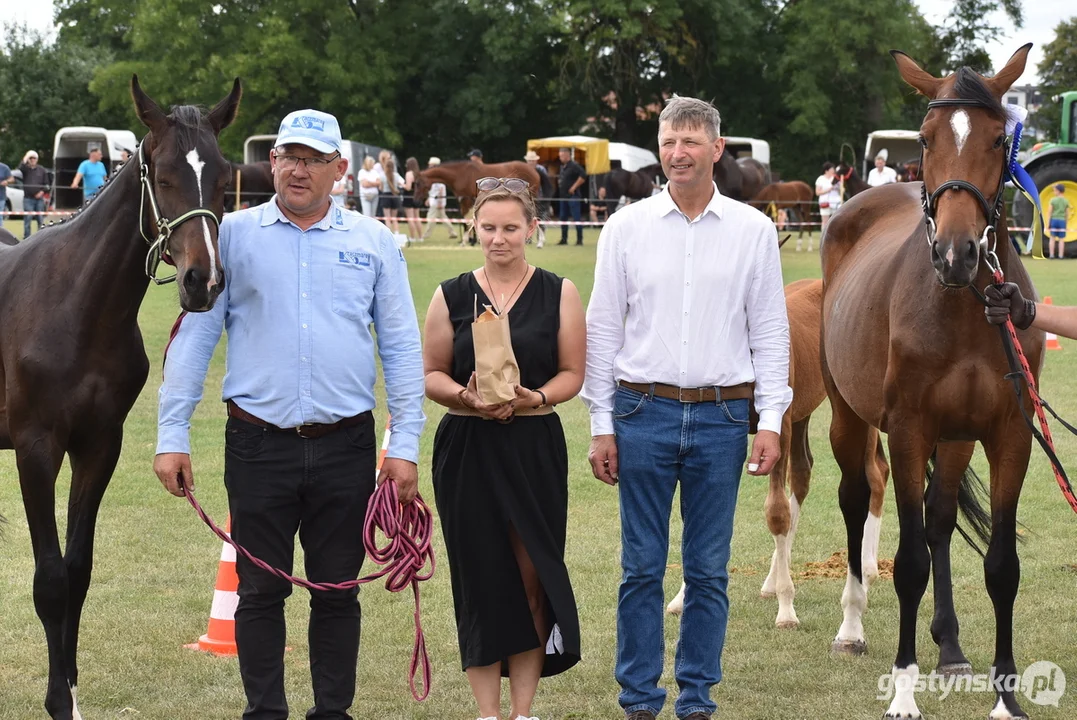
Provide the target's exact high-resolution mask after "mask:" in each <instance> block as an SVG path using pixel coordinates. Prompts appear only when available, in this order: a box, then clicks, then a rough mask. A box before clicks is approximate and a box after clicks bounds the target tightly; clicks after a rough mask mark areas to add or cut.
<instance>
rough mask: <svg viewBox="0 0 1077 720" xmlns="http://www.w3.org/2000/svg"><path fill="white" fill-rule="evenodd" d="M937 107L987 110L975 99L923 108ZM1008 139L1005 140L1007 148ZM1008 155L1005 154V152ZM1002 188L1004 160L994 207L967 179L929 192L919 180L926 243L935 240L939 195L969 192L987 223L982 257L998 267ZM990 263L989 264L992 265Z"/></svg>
mask: <svg viewBox="0 0 1077 720" xmlns="http://www.w3.org/2000/svg"><path fill="white" fill-rule="evenodd" d="M938 107H987V106H986V105H985V104H984V103H981V102H980V101H979V100H969V99H966V98H951V99H946V100H932V101H930V102H929V103H928V104H927V109H928V110H931V109H932V108H938ZM1009 142H1010V139H1009V138H1008V137H1007V138H1006V143H1007V145H1008V144H1009ZM1007 156H1008V153H1007ZM918 171H919V172H918V174H919V175H920V177H921V178H923V176H924V148H923V146H921V148H920V164H919V167H918ZM1005 185H1006V161H1005V159H1004V160H1003V163H1002V173H1001V174H1000V175H999V178H998V189H997V190H996V191H995V202H994V205H992V204H990V203H988V202H987V198H985V197H984V194H983V193H982V192H980V188H978V187H976V186H975V185H973V184H972V183H970V182H968V181H967V180H947V181H946V182H943V183H940V184H939V186H938V187H937V188H935V189H934V190H933V191H931V193H928V191H927V181H926V180H923V183H922V184H921V185H920V203H921V204H922V205H923V208H924V220H925V222H926V223H927V244H928V245H929V246H930V245H931V244H932V243H933V242H934V241H935V232H936V228H935V207H936V205H937V204H938V200H939V196H941V195H942V194H943V193H944V192H946V191H947V190H965V191H967V192H970V193H972V196H973V197H975V198H976V200H977V202H979V203H980V209H981V210H982V211H983V214H984V219H985V220H986V221H987V225H986V227H984V232H983V235H982V236H981V237H980V249H981V250H982V251H983V252H984V257H985V259H986V260H987V262H988V264H989V265H991V267H992V269H994V268H996V267H998V256H997V255H995V246H996V244H997V243H998V236H997V234H996V230H995V226H996V225H998V222H999V220H1000V219H1001V217H1002V202H1003V199H1004V198H1003V193H1002V190H1003V188H1004V187H1005ZM988 236H990V237H991V239H992V240H994V242H990V241H989V240H988ZM992 263H993V264H992Z"/></svg>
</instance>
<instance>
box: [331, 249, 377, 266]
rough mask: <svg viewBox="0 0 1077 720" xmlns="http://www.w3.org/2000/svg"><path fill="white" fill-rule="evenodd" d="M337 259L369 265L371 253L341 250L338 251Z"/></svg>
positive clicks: (349, 263) (354, 263) (348, 262)
mask: <svg viewBox="0 0 1077 720" xmlns="http://www.w3.org/2000/svg"><path fill="white" fill-rule="evenodd" d="M337 260H338V261H339V262H342V263H345V264H348V265H363V266H366V267H369V266H370V253H365V252H351V251H350V250H341V251H340V252H338V253H337Z"/></svg>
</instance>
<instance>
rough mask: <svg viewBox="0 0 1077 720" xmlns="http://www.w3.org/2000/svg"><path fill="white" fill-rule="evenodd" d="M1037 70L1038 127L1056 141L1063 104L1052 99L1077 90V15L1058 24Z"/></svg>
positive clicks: (1045, 46) (1044, 48)
mask: <svg viewBox="0 0 1077 720" xmlns="http://www.w3.org/2000/svg"><path fill="white" fill-rule="evenodd" d="M1037 69H1038V70H1039V72H1040V92H1041V93H1042V94H1043V105H1042V106H1041V108H1040V110H1039V111H1038V112H1037V113H1036V127H1038V128H1039V129H1040V130H1043V131H1045V132H1046V133H1047V137H1048V139H1050V140H1054V141H1057V140H1058V136H1059V130H1060V129H1061V123H1062V106H1061V103H1059V102H1056V101H1054V100H1052V98H1053V97H1056V96H1057V95H1059V94H1060V93H1063V92H1067V91H1069V90H1077V17H1073V18H1070V19H1069V20H1064V21H1062V22H1060V23H1059V24H1058V26H1057V27H1055V37H1054V39H1053V40H1051V42H1049V43H1047V44H1046V45H1044V46H1043V60H1042V61H1041V62H1040V64H1039V65H1038V66H1037Z"/></svg>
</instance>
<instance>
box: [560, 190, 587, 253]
mask: <svg viewBox="0 0 1077 720" xmlns="http://www.w3.org/2000/svg"><path fill="white" fill-rule="evenodd" d="M582 202H583V201H582V200H580V196H579V195H577V194H573V195H572V197H567V198H561V222H568V217H569V215H570V214H571V215H572V220H573V222H576V223H579V222H580V204H581V203H582ZM561 242H563V243H567V242H568V225H562V226H561ZM576 243H577V244H578V245H583V225H576Z"/></svg>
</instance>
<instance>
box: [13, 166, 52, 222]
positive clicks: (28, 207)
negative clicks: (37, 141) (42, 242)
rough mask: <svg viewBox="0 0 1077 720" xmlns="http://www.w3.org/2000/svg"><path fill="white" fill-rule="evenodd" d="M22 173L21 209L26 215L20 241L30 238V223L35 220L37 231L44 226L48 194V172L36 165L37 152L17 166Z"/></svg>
mask: <svg viewBox="0 0 1077 720" xmlns="http://www.w3.org/2000/svg"><path fill="white" fill-rule="evenodd" d="M19 170H20V171H21V172H22V189H23V192H24V193H25V194H24V195H23V198H22V207H23V210H25V212H26V214H25V215H23V216H22V239H23V240H25V239H26V238H28V237H30V223H31V221H32V220H33V219H34V218H37V229H38V230H40V229H41V228H42V227H43V226H44V224H45V216H44V215H41V214H40V213H43V212H45V195H46V194H47V193H48V192H49V171H48V170H46V169H45V168H43V167H41V166H40V165H38V164H37V152H35V151H34V150H31V151H29V152H28V153H26V155H24V156H23V158H22V164H21V165H19Z"/></svg>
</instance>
